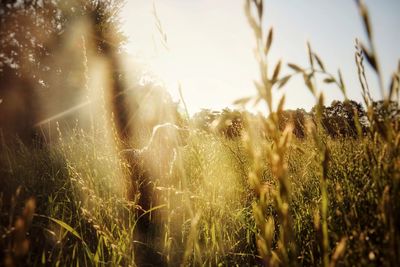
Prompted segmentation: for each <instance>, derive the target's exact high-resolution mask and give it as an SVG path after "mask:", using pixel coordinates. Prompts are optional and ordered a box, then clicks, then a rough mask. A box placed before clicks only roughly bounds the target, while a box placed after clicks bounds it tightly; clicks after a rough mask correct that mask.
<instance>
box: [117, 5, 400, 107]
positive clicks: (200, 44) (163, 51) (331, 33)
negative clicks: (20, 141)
mask: <svg viewBox="0 0 400 267" xmlns="http://www.w3.org/2000/svg"><path fill="white" fill-rule="evenodd" d="M153 3H154V6H155V8H156V12H157V15H158V17H159V19H160V21H161V24H162V27H163V31H164V32H165V34H166V36H167V46H168V48H165V47H164V46H163V45H162V37H161V34H160V33H159V31H158V29H157V27H156V19H155V16H154V14H153ZM366 4H367V6H368V8H369V12H370V16H371V20H372V25H373V31H374V35H375V36H374V37H375V42H376V47H377V51H378V56H379V59H380V64H381V67H382V70H383V73H384V79H385V80H384V82H385V85H388V84H389V79H390V75H391V73H392V72H393V71H394V70H395V69H396V68H397V65H398V62H399V58H400V30H399V29H400V16H399V13H398V11H399V10H400V1H399V0H381V1H376V0H369V1H368V0H367V1H366ZM264 8H265V11H264V14H265V16H264V22H263V24H264V26H265V28H266V29H268V28H269V27H273V28H274V43H273V46H272V50H271V54H270V56H269V62H270V64H271V65H275V64H276V62H277V61H278V60H279V59H281V60H282V61H283V63H288V62H292V63H296V64H298V65H303V66H307V64H308V63H307V60H308V56H307V50H306V42H307V41H309V42H310V43H311V46H312V48H313V50H314V51H315V52H317V54H318V55H319V56H320V57H321V58H322V59H323V61H324V63H325V66H326V68H327V69H328V70H329V71H331V72H332V73H337V69H338V68H340V69H341V70H342V73H343V76H344V80H345V83H346V86H347V90H348V92H347V93H348V96H349V98H351V99H355V100H357V101H361V93H360V92H361V91H360V90H361V88H360V86H359V83H358V77H357V67H356V65H355V60H354V52H355V49H354V45H355V39H356V38H359V39H360V40H361V41H364V43H366V35H365V32H364V28H363V25H362V21H361V18H360V17H359V14H358V10H357V7H356V4H355V1H351V0H303V1H300V0H286V1H282V0H267V1H265V7H264ZM121 17H122V21H123V30H124V32H125V34H126V35H127V36H128V38H129V41H128V43H127V45H126V50H127V52H128V53H129V54H130V55H131V58H130V59H129V60H130V61H132V62H135V64H141V65H143V66H145V67H146V68H149V69H151V70H152V72H153V73H154V74H155V75H157V76H158V77H159V79H160V80H161V81H163V84H164V85H165V87H166V88H167V89H168V90H169V92H170V93H171V95H172V96H173V97H174V99H176V100H178V99H179V93H178V85H179V84H181V88H182V93H183V96H184V99H185V102H186V103H187V106H188V108H189V112H190V113H191V114H193V113H195V112H197V111H199V110H200V109H201V108H209V109H216V110H218V109H222V108H224V107H232V103H233V101H234V100H236V99H238V98H241V97H245V96H250V95H254V94H255V92H256V90H255V88H254V85H253V81H254V80H257V79H258V78H259V70H258V66H257V62H256V59H255V56H254V52H253V50H254V47H255V41H254V36H253V33H252V32H251V29H250V27H249V25H248V22H247V19H246V17H245V14H244V0H154V1H151V0H129V1H127V3H126V5H125V8H124V9H123V12H122V14H121ZM282 72H283V73H282V74H285V73H289V72H290V70H289V69H288V68H287V67H285V68H284V69H283V70H282ZM367 75H369V76H370V77H371V87H373V88H372V90H371V91H372V92H371V93H372V95H373V97H375V98H380V93H379V90H378V87H377V84H376V80H375V79H374V75H373V73H372V72H371V71H370V70H369V69H367ZM319 85H320V86H319V89H321V90H322V91H323V92H324V94H325V99H326V103H328V104H329V103H330V102H331V101H332V100H334V99H343V97H342V95H341V93H340V91H339V90H338V89H337V88H335V87H333V86H330V85H324V84H322V83H319ZM284 93H285V94H286V105H285V107H286V108H291V109H294V108H305V109H306V110H309V109H310V108H311V107H312V106H313V104H314V103H315V100H314V98H313V97H312V95H311V94H310V93H309V92H308V90H307V89H306V88H305V86H304V85H303V82H302V80H301V79H300V78H295V79H293V80H291V81H290V82H289V83H288V84H287V86H286V87H285V89H284ZM276 101H277V100H276ZM263 108H265V107H263V106H260V107H259V108H258V109H260V110H263Z"/></svg>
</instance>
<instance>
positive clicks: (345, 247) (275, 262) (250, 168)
mask: <svg viewBox="0 0 400 267" xmlns="http://www.w3.org/2000/svg"><path fill="white" fill-rule="evenodd" d="M260 3H262V1H247V8H246V11H247V16H248V18H249V22H250V26H251V27H252V29H253V30H254V33H255V38H256V41H257V42H256V43H257V47H256V52H257V60H258V63H259V65H260V77H261V79H260V81H258V82H256V87H257V92H258V94H257V96H256V97H255V98H254V99H251V98H246V99H240V100H238V101H237V104H238V105H245V104H246V103H247V102H249V101H253V100H254V101H256V102H259V101H260V102H263V103H265V105H266V106H267V108H268V112H269V114H270V115H269V116H268V117H263V118H260V117H257V118H259V120H256V119H255V117H252V118H246V117H244V118H243V120H244V122H243V129H241V134H240V135H238V136H234V137H227V136H226V135H225V136H224V135H221V134H220V133H218V132H213V131H205V130H200V129H199V128H198V127H195V126H194V124H193V122H192V121H191V119H190V118H186V120H184V124H185V135H186V136H185V142H184V144H179V145H177V144H176V143H173V142H172V143H168V141H165V139H162V138H163V137H164V136H163V135H161V139H157V138H160V136H156V134H158V132H153V134H152V136H153V138H154V140H156V141H154V142H153V143H152V142H150V143H149V145H148V146H147V147H145V148H146V149H142V150H140V151H139V150H136V151H134V150H132V151H121V142H122V141H121V140H120V138H119V137H118V135H119V134H118V133H117V130H116V129H115V128H116V127H115V125H114V121H113V119H107V118H106V113H107V111H106V110H105V109H104V110H100V111H99V112H97V111H96V116H95V119H93V116H92V121H91V127H87V128H86V129H81V128H80V127H78V126H76V127H70V129H69V130H67V131H65V130H61V128H62V127H61V128H60V127H59V126H58V124H57V127H56V130H57V134H56V135H55V136H56V140H52V141H51V142H45V144H43V142H38V143H33V144H31V145H25V144H23V143H22V142H17V143H16V144H13V146H11V145H10V143H9V142H6V141H5V140H4V138H2V142H1V149H0V151H1V153H0V163H1V166H0V167H1V169H0V177H1V181H0V186H1V190H0V192H1V195H0V222H1V228H0V250H1V251H0V253H1V254H0V255H1V260H0V262H1V263H0V264H1V265H4V266H136V265H138V266H324V267H333V266H400V256H399V255H400V202H399V199H400V184H399V182H400V133H399V130H398V129H399V121H393V120H391V118H390V117H389V116H388V115H382V116H380V115H379V114H378V111H376V110H374V108H373V106H372V103H373V102H372V101H373V100H372V99H370V98H369V95H368V88H367V86H365V81H366V77H365V73H364V63H363V60H364V58H365V61H366V62H367V63H368V64H369V65H370V67H372V69H373V70H374V73H375V74H376V75H377V77H378V79H382V77H381V73H380V69H379V66H378V65H377V63H376V61H375V60H374V59H375V58H377V55H376V54H375V51H374V50H373V49H372V50H367V49H366V48H365V46H363V45H361V44H357V45H358V49H359V50H357V53H358V54H357V55H356V57H357V64H358V68H359V77H360V82H361V85H362V88H363V92H362V93H363V96H364V100H365V103H364V106H365V107H366V109H367V115H366V116H367V120H368V127H367V128H366V129H364V130H362V129H361V127H360V120H359V118H358V117H357V115H354V124H355V126H354V127H355V129H356V130H354V132H355V133H356V134H355V136H335V137H332V136H331V135H329V134H328V133H327V132H326V131H324V130H323V127H322V124H321V121H322V113H321V109H322V107H323V104H324V103H323V94H322V93H320V92H318V90H317V89H318V82H317V81H318V79H319V78H318V79H317V77H316V76H317V75H322V78H323V79H325V80H324V82H325V83H334V84H336V85H337V87H338V89H339V90H341V91H342V92H343V97H344V99H347V97H346V87H345V84H344V82H343V80H342V77H341V74H340V72H339V74H338V76H335V75H332V74H330V73H329V72H328V71H327V70H326V69H325V67H324V64H323V62H322V61H321V59H320V58H319V57H318V56H317V55H316V53H314V51H313V50H312V49H311V46H310V45H308V52H309V58H310V66H307V67H302V66H298V65H295V64H289V67H290V68H291V70H292V71H293V73H292V74H291V75H289V76H284V77H281V76H280V68H281V63H280V62H279V63H276V64H273V66H274V67H273V68H272V67H271V63H270V62H269V61H268V60H267V56H268V53H269V48H270V46H271V45H272V42H273V30H272V29H270V30H266V29H264V28H263V26H262V23H261V22H260V21H261V17H262V15H263V8H262V4H260ZM358 7H359V9H360V11H361V15H362V18H363V21H364V24H365V27H366V30H367V32H368V34H369V33H370V30H371V29H370V26H369V20H368V12H367V11H366V7H365V6H364V5H363V4H362V3H361V2H360V3H359V6H358ZM253 11H257V12H253ZM368 37H369V39H368V41H369V42H370V43H371V44H372V41H373V40H372V35H371V34H369V35H368ZM371 47H372V48H373V47H374V46H372V45H371ZM271 70H272V71H271ZM270 73H271V75H270ZM295 75H300V76H302V77H303V78H304V82H305V85H306V86H307V88H308V89H309V91H310V92H309V93H311V94H312V95H313V96H314V97H315V100H316V106H315V110H316V112H315V118H314V122H315V123H313V124H312V125H311V124H310V125H306V126H305V131H306V132H307V134H306V136H305V137H304V138H297V137H296V136H295V135H293V134H292V132H293V125H291V124H288V127H285V128H284V129H280V125H279V115H280V114H281V113H282V112H283V111H284V97H282V98H279V99H278V98H276V95H275V92H276V90H275V89H276V88H278V87H282V86H284V85H285V83H286V82H287V81H288V80H289V79H290V78H291V76H295ZM399 77H400V66H399V70H396V72H395V74H394V76H393V80H392V81H393V82H392V85H391V87H390V88H389V90H387V91H388V92H387V94H386V96H387V97H386V98H385V99H384V100H385V101H386V102H384V103H389V100H392V99H393V98H394V97H393V96H395V95H396V93H397V95H398V91H399ZM382 90H383V88H382ZM273 103H279V104H278V105H277V107H274V104H273ZM385 108H387V106H386V104H384V106H383V110H385ZM397 112H398V109H397ZM103 113H104V114H103ZM354 113H355V112H354ZM97 115H98V116H97ZM182 117H185V116H184V115H182ZM396 119H398V118H397V117H396ZM219 123H221V122H219ZM224 123H225V121H223V122H222V124H224ZM150 137H151V135H150V134H148V136H146V137H143V138H142V139H143V140H153V139H151V138H150ZM172 137H176V136H172ZM165 142H167V143H165ZM170 145H171V146H170ZM123 153H140V155H141V156H143V157H134V158H135V159H138V158H139V159H142V161H136V162H130V161H129V160H128V157H127V156H124V155H123ZM132 155H133V154H132ZM135 155H136V154H135ZM132 165H135V166H139V169H140V170H141V171H143V172H147V171H149V173H150V175H148V176H147V177H148V178H149V181H147V183H148V185H146V186H147V187H146V188H150V189H149V190H148V191H145V193H143V192H140V191H138V192H135V193H136V195H135V198H133V199H127V197H126V196H127V191H128V190H129V185H130V184H129V182H131V183H132V181H128V183H127V177H134V176H133V175H135V173H134V172H135V170H136V171H137V170H138V169H135V168H132ZM156 173H157V175H155V174H156ZM152 174H153V175H152ZM146 194H147V195H146ZM144 197H145V198H148V199H150V202H151V207H150V208H149V209H146V210H143V207H141V206H140V205H139V203H140V202H139V199H140V198H144ZM143 221H145V222H146V223H143Z"/></svg>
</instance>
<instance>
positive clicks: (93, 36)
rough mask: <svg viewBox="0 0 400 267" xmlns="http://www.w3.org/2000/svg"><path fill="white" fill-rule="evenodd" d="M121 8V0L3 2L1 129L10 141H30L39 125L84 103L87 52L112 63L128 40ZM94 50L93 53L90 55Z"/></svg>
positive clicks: (0, 12) (0, 9) (0, 24)
mask: <svg viewBox="0 0 400 267" xmlns="http://www.w3.org/2000/svg"><path fill="white" fill-rule="evenodd" d="M122 4H123V2H122V1H118V0H117V1H109V0H90V1H80V0H75V1H59V0H48V1H38V0H33V1H32V0H18V1H17V0H6V1H2V2H1V3H0V99H1V102H2V103H1V104H0V113H1V114H7V115H6V116H2V118H0V128H1V129H2V131H3V134H5V136H6V137H7V139H13V138H14V137H15V135H19V136H20V138H21V139H22V140H24V141H26V142H28V143H29V142H30V139H32V136H34V134H35V132H36V129H35V125H36V124H37V123H38V122H40V121H43V120H45V119H47V118H49V116H52V115H55V114H60V113H62V112H64V111H65V110H69V109H70V108H71V107H74V106H77V105H79V104H80V103H81V100H82V94H83V93H82V91H83V90H84V89H85V86H84V85H85V82H86V81H85V79H86V77H85V68H86V67H87V66H85V59H84V58H85V55H84V52H87V54H89V53H93V54H94V55H93V56H96V55H97V56H106V57H109V58H110V59H111V58H115V55H116V54H118V53H120V52H121V47H122V44H123V43H124V40H125V37H124V36H123V34H122V32H121V30H120V29H119V21H118V16H116V14H117V12H118V11H119V9H120V8H121V7H122ZM91 46H93V47H94V49H91V50H90V52H89V51H85V49H87V50H89V48H90V47H91ZM66 55H68V56H66ZM113 61H115V60H114V59H113ZM114 65H115V66H114V67H115V68H114V69H115V70H119V69H120V68H118V67H117V66H116V65H117V64H116V63H115V64H114ZM119 76H120V74H113V77H114V78H117V79H119V78H118V77H119ZM117 87H121V86H117ZM119 90H120V91H121V88H120V89H119ZM66 100H67V101H66ZM71 117H72V118H74V117H75V118H76V116H71Z"/></svg>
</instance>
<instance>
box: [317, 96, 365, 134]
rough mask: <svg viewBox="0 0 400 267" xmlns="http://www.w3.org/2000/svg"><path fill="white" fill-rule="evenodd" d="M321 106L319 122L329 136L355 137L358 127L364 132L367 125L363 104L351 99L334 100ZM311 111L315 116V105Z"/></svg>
mask: <svg viewBox="0 0 400 267" xmlns="http://www.w3.org/2000/svg"><path fill="white" fill-rule="evenodd" d="M321 108H322V117H321V124H322V126H323V128H324V129H325V131H326V132H327V133H328V134H329V135H330V136H331V137H356V136H357V135H358V128H359V130H361V132H362V133H364V132H365V131H366V129H367V127H368V125H367V119H366V112H365V110H364V108H363V106H362V105H361V104H360V103H357V102H355V101H353V100H346V101H343V102H342V101H337V100H336V101H333V102H332V103H331V105H330V106H329V107H325V106H323V107H321ZM312 112H313V113H314V117H315V112H316V109H315V107H314V108H313V111H312Z"/></svg>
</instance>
